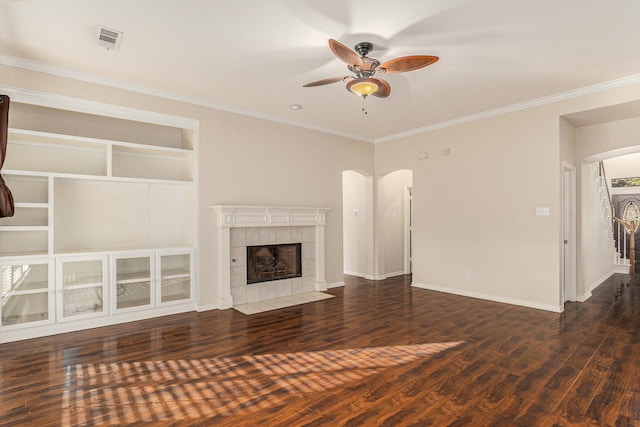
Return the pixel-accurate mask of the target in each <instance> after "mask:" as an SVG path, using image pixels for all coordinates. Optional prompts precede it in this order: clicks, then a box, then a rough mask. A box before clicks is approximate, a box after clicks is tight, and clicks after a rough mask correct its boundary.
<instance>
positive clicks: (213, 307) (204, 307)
mask: <svg viewBox="0 0 640 427" xmlns="http://www.w3.org/2000/svg"><path fill="white" fill-rule="evenodd" d="M218 308H219V307H218V305H217V304H201V305H196V311H197V312H198V313H201V312H203V311H209V310H217V309H218Z"/></svg>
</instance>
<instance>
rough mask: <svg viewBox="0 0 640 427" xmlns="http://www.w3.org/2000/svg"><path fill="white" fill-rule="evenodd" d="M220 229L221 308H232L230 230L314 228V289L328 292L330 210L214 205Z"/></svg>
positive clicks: (219, 299) (218, 275) (219, 288)
mask: <svg viewBox="0 0 640 427" xmlns="http://www.w3.org/2000/svg"><path fill="white" fill-rule="evenodd" d="M211 209H213V211H214V212H215V213H216V226H217V229H218V233H217V234H218V239H217V240H218V241H217V249H218V257H217V261H218V274H217V277H218V304H217V305H218V308H219V309H226V308H231V307H233V298H232V296H231V232H230V230H231V228H233V227H306V226H313V227H315V274H316V277H315V289H316V290H317V291H326V290H327V282H326V280H325V265H324V226H325V224H326V222H325V220H326V214H327V211H328V210H329V208H316V207H282V206H241V205H214V206H211Z"/></svg>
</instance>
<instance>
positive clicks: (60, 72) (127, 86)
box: [0, 55, 640, 144]
mask: <svg viewBox="0 0 640 427" xmlns="http://www.w3.org/2000/svg"><path fill="white" fill-rule="evenodd" d="M0 65H6V66H10V67H15V68H21V69H24V70H29V71H36V72H40V73H45V74H50V75H54V76H58V77H63V78H68V79H71V80H78V81H83V82H87V83H93V84H97V85H101V86H107V87H113V88H117V89H123V90H126V91H129V92H135V93H140V94H143V95H150V96H154V97H158V98H164V99H169V100H173V101H178V102H184V103H187V104H192V105H198V106H201V107H206V108H211V109H215V110H221V111H226V112H229V113H235V114H240V115H243V116H248V117H253V118H256V119H261V120H267V121H271V122H275V123H280V124H284V125H289V126H294V127H298V128H303V129H308V130H312V131H316V132H322V133H326V134H330V135H335V136H340V137H343V138H348V139H353V140H357V141H362V142H368V143H375V144H377V143H383V142H389V141H393V140H396V139H400V138H405V137H409V136H415V135H420V134H424V133H428V132H433V131H435V130H439V129H444V128H448V127H452V126H458V125H461V124H464V123H469V122H473V121H476V120H482V119H486V118H489V117H495V116H499V115H502V114H507V113H511V112H516V111H521V110H526V109H528V108H533V107H538V106H541V105H546V104H551V103H554V102H558V101H563V100H567V99H571V98H577V97H580V96H584V95H589V94H593V93H598V92H602V91H605V90H609V89H614V88H618V87H623V86H628V85H631V84H636V83H640V74H633V75H631V76H627V77H622V78H619V79H614V80H609V81H606V82H602V83H597V84H594V85H590V86H585V87H582V88H578V89H573V90H570V91H566V92H561V93H557V94H554V95H549V96H545V97H541V98H536V99H532V100H529V101H524V102H520V103H516V104H511V105H507V106H504V107H499V108H495V109H492V110H487V111H483V112H480V113H476V114H470V115H467V116H462V117H458V118H455V119H452V120H445V121H443V122H439V123H434V124H431V125H428V126H423V127H420V128H416V129H412V130H408V131H405V132H399V133H395V134H391V135H387V136H383V137H380V138H367V137H364V136H362V135H355V134H351V133H347V132H340V131H337V130H335V129H330V128H325V127H321V126H313V125H308V124H305V123H301V122H297V121H295V120H287V119H283V118H280V117H275V116H271V115H268V114H263V113H258V112H256V111H252V110H248V109H244V108H238V107H234V106H231V105H226V104H222V103H219V102H215V101H211V100H209V99H204V98H199V97H194V96H186V95H181V94H178V93H174V92H168V91H163V90H159V89H154V88H150V87H147V86H142V85H137V84H133V83H127V82H124V81H120V80H115V79H108V78H104V77H99V76H95V75H92V74H88V73H82V72H78V71H73V70H69V69H66V68H62V67H57V66H53V65H50V64H45V63H42V62H38V61H33V60H30V59H24V58H19V57H15V56H9V55H0Z"/></svg>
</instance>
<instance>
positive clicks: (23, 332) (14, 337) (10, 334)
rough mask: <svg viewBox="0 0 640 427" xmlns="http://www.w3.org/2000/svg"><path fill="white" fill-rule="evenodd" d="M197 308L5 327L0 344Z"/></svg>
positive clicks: (189, 305)
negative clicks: (9, 328) (10, 328)
mask: <svg viewBox="0 0 640 427" xmlns="http://www.w3.org/2000/svg"><path fill="white" fill-rule="evenodd" d="M195 308H196V306H195V304H194V303H193V302H188V303H185V304H179V305H170V306H162V307H155V308H153V309H142V310H139V311H130V312H127V313H123V312H122V311H119V312H112V314H111V315H105V316H101V317H95V318H85V319H82V321H75V322H74V321H64V322H60V323H54V324H51V325H42V326H40V325H39V326H38V327H24V324H22V325H21V326H22V327H21V328H19V329H18V328H16V329H13V330H8V329H6V327H5V328H3V331H2V334H0V344H1V343H7V342H12V341H21V340H26V339H30V338H38V337H44V336H48V335H55V334H62V333H67V332H75V331H80V330H85V329H93V328H100V327H103V326H111V325H118V324H120V323H127V322H133V321H138V320H144V319H152V318H157V317H161V316H168V315H170V314H178V313H187V312H190V311H193V310H194V309H195ZM53 313H54V312H53V311H50V312H49V315H50V318H52V317H54V315H53ZM66 320H70V319H66ZM76 320H78V319H76ZM34 326H35V325H34ZM98 333H99V332H98Z"/></svg>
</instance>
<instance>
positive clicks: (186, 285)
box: [157, 251, 194, 305]
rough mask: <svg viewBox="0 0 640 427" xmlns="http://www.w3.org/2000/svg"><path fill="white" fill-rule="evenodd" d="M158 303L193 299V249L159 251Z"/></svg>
mask: <svg viewBox="0 0 640 427" xmlns="http://www.w3.org/2000/svg"><path fill="white" fill-rule="evenodd" d="M157 264H158V277H159V279H158V282H159V287H158V289H159V293H158V304H159V305H163V304H175V303H180V302H184V301H189V300H192V299H193V294H194V281H193V251H182V252H175V251H159V252H158V256H157Z"/></svg>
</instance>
